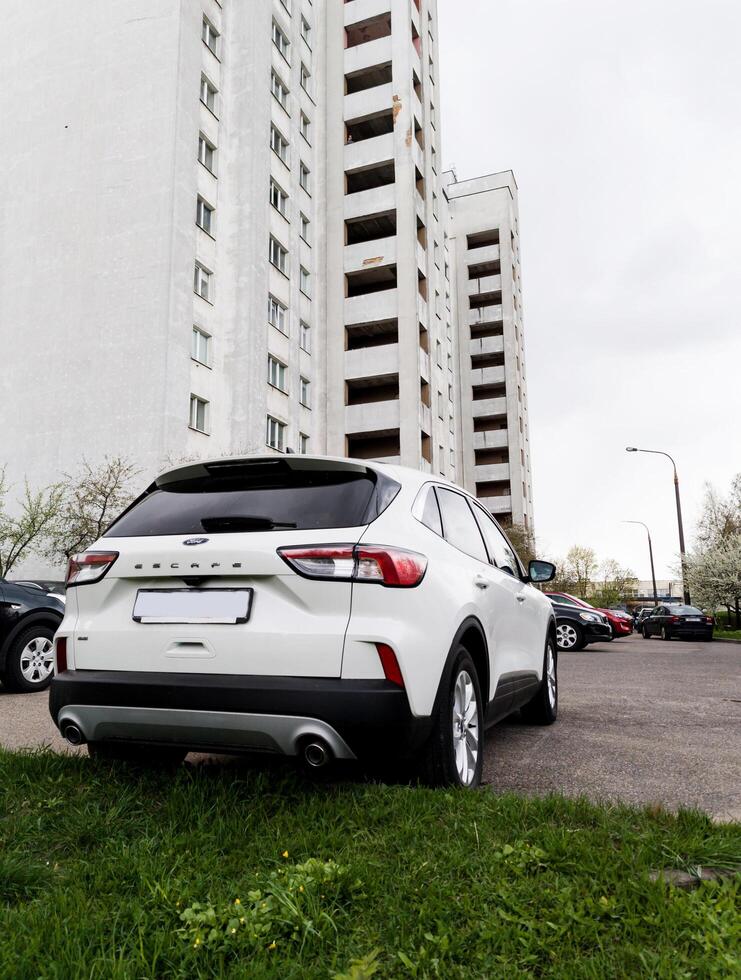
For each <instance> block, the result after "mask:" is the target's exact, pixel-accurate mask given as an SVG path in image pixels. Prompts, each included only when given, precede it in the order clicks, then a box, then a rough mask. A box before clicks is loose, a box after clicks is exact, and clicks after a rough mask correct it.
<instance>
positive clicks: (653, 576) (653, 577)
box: [622, 521, 659, 606]
mask: <svg viewBox="0 0 741 980" xmlns="http://www.w3.org/2000/svg"><path fill="white" fill-rule="evenodd" d="M622 523H623V524H640V525H641V527H645V528H646V534H647V535H648V557H649V558H650V559H651V582H652V584H653V587H654V605H655V606H658V604H659V596H658V593H657V592H656V572H655V571H654V550H653V548H652V547H651V532H650V531H649V529H648V524H644V523H643V521H622Z"/></svg>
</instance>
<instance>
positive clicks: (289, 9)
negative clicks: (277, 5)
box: [280, 0, 291, 15]
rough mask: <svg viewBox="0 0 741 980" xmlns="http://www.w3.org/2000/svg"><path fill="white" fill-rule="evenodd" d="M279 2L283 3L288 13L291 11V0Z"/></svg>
mask: <svg viewBox="0 0 741 980" xmlns="http://www.w3.org/2000/svg"><path fill="white" fill-rule="evenodd" d="M280 2H281V3H282V4H283V6H284V7H285V8H286V10H287V11H288V13H289V15H290V13H291V0H280Z"/></svg>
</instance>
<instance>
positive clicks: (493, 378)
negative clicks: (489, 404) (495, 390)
mask: <svg viewBox="0 0 741 980" xmlns="http://www.w3.org/2000/svg"><path fill="white" fill-rule="evenodd" d="M503 381H504V367H488V368H473V369H472V371H471V384H472V385H473V386H474V388H476V387H478V385H496V384H501V383H502V382H503Z"/></svg>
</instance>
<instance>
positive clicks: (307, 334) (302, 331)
mask: <svg viewBox="0 0 741 980" xmlns="http://www.w3.org/2000/svg"><path fill="white" fill-rule="evenodd" d="M298 344H299V347H300V348H301V350H302V351H305V352H306V353H307V354H311V325H310V324H308V323H307V322H306V320H301V322H300V323H299V328H298Z"/></svg>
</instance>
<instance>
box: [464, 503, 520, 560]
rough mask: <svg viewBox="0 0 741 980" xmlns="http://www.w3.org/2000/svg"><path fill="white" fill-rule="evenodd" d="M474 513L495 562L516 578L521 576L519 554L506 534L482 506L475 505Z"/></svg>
mask: <svg viewBox="0 0 741 980" xmlns="http://www.w3.org/2000/svg"><path fill="white" fill-rule="evenodd" d="M474 513H475V514H476V520H477V521H478V523H479V527H480V528H481V533H482V534H483V535H484V540H485V541H486V547H487V548H488V549H489V554H490V555H491V557H492V559H493V561H494V564H495V565H496V566H497V568H500V569H501V570H502V571H503V572H508V573H509V574H510V575H513V576H514V577H515V578H519V577H520V566H519V564H518V562H517V556H516V555H515V553H514V551H513V550H512V548H511V546H510V544H509V542H508V541H507V539H506V538H505V536H504V535H503V534H502V532H501V531H500V530H499V528H498V527H497V526H496V524H495V523H494V521H493V520H492V519H491V517H489V515H488V514H487V513H486V511H485V510H484V509H483V508H482V507H474Z"/></svg>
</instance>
